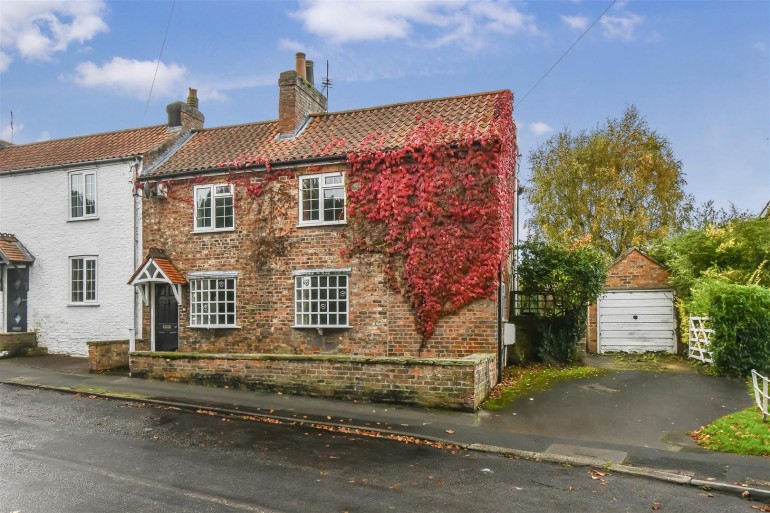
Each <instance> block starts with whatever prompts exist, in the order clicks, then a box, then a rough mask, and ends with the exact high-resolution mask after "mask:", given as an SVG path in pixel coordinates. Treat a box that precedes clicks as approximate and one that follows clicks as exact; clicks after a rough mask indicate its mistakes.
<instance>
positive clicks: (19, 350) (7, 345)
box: [0, 331, 37, 358]
mask: <svg viewBox="0 0 770 513" xmlns="http://www.w3.org/2000/svg"><path fill="white" fill-rule="evenodd" d="M36 346H37V338H36V334H35V332H33V331H29V332H25V333H0V358H10V357H12V356H19V355H23V354H25V352H26V351H27V350H29V349H33V348H35V347H36Z"/></svg>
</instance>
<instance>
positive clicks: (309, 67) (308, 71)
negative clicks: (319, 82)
mask: <svg viewBox="0 0 770 513" xmlns="http://www.w3.org/2000/svg"><path fill="white" fill-rule="evenodd" d="M305 75H306V78H307V81H308V82H310V85H312V86H314V85H315V80H314V78H313V61H305Z"/></svg>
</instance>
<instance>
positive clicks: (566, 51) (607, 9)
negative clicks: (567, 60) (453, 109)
mask: <svg viewBox="0 0 770 513" xmlns="http://www.w3.org/2000/svg"><path fill="white" fill-rule="evenodd" d="M617 1H618V0H612V2H610V5H608V6H607V8H606V9H604V10H603V11H602V13H601V14H600V15H599V16H598V17H597V18H596V19H595V20H594V22H593V23H591V24H590V25H589V26H588V28H586V29H585V30H584V31H583V33H582V34H580V36H578V38H577V39H575V42H574V43H572V45H570V47H569V48H567V50H565V52H564V53H563V54H561V57H559V58H558V59H556V62H554V63H553V64H552V65H551V67H550V68H548V71H546V72H545V73H543V76H542V77H540V79H538V81H537V82H535V85H533V86H532V87H530V88H529V91H527V92H526V93H524V96H522V97H521V99H520V100H519V101H518V102H516V104H515V105H514V108H516V107H518V106H519V105H521V102H523V101H524V100H525V99H526V98H527V96H529V93H531V92H532V91H534V90H535V88H536V87H537V86H539V85H540V82H542V81H543V80H545V77H547V76H548V74H549V73H551V71H553V69H554V68H555V67H556V66H558V65H559V63H560V62H561V61H562V59H564V57H566V56H567V54H568V53H570V52H571V51H572V49H573V48H575V46H576V45H577V44H578V43H579V42H580V40H581V39H583V37H584V36H585V35H586V34H588V32H589V31H590V30H591V29H592V28H594V25H596V24H597V23H599V20H601V19H602V18H603V17H604V15H605V14H607V11H609V10H610V9H611V8H612V6H613V5H615V3H617Z"/></svg>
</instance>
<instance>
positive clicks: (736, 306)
mask: <svg viewBox="0 0 770 513" xmlns="http://www.w3.org/2000/svg"><path fill="white" fill-rule="evenodd" d="M689 311H690V312H691V313H692V314H693V315H706V316H708V317H709V327H710V328H711V329H713V330H714V334H713V336H712V340H711V353H712V357H713V359H714V368H715V369H716V371H717V372H718V373H720V374H723V375H727V376H735V377H746V376H748V375H749V374H750V373H751V369H756V370H757V371H759V372H763V373H767V372H769V371H770V289H766V288H764V287H760V286H757V285H737V284H734V283H727V282H724V281H718V280H713V279H704V280H700V281H698V282H696V284H695V286H694V287H693V296H692V301H691V302H690V305H689Z"/></svg>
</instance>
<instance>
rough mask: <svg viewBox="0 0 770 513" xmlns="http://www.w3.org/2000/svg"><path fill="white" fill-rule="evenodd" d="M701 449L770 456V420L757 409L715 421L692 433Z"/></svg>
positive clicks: (752, 408)
mask: <svg viewBox="0 0 770 513" xmlns="http://www.w3.org/2000/svg"><path fill="white" fill-rule="evenodd" d="M690 436H692V437H693V439H694V440H695V442H697V444H698V445H700V446H701V447H704V448H706V449H710V450H712V451H720V452H733V453H736V454H745V455H748V456H770V421H768V422H762V413H761V412H760V411H759V408H757V407H756V406H754V407H751V408H748V409H746V410H743V411H738V412H735V413H732V414H730V415H726V416H724V417H722V418H720V419H717V420H715V421H714V422H712V423H711V424H709V425H707V426H704V427H702V428H700V429H699V430H697V431H693V432H692V433H690Z"/></svg>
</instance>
